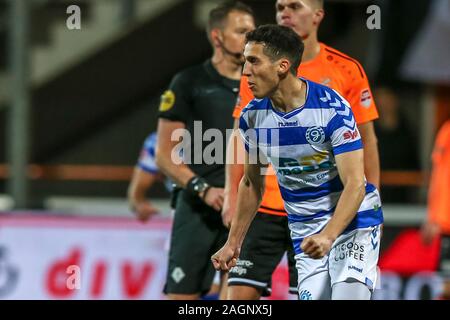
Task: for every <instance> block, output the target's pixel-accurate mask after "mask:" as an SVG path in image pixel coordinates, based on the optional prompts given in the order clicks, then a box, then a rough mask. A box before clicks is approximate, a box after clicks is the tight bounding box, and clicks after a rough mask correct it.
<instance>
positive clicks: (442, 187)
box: [422, 120, 450, 300]
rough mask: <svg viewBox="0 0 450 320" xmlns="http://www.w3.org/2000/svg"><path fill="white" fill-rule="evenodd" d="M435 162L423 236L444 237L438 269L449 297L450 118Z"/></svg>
mask: <svg viewBox="0 0 450 320" xmlns="http://www.w3.org/2000/svg"><path fill="white" fill-rule="evenodd" d="M432 161H433V169H432V173H431V181H430V188H429V190H428V216H427V220H426V221H425V222H424V224H423V226H422V237H423V240H424V242H425V243H426V244H429V243H430V242H431V241H432V240H433V238H434V237H436V236H439V235H440V236H441V252H440V262H439V270H440V272H441V275H442V276H443V277H444V279H445V280H444V290H443V293H442V298H443V299H447V300H450V194H449V190H450V120H447V122H446V123H445V124H444V125H443V126H442V128H441V129H440V131H439V133H438V135H437V138H436V142H435V145H434V150H433V155H432Z"/></svg>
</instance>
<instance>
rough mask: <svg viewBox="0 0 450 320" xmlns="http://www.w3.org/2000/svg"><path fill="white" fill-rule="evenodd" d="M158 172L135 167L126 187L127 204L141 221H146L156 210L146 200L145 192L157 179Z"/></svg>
mask: <svg viewBox="0 0 450 320" xmlns="http://www.w3.org/2000/svg"><path fill="white" fill-rule="evenodd" d="M158 180H159V179H158V173H156V174H154V173H150V172H146V171H144V170H142V169H141V168H139V167H136V168H135V169H134V172H133V177H132V179H131V182H130V185H129V187H128V204H129V206H130V209H131V211H133V212H135V213H136V214H137V217H138V219H139V220H141V221H147V220H148V219H149V218H150V217H151V216H152V215H154V214H156V213H158V210H157V209H156V208H155V207H153V206H152V204H151V202H150V201H148V200H147V197H146V193H147V191H148V189H150V188H151V186H152V185H153V184H154V183H155V182H156V181H158Z"/></svg>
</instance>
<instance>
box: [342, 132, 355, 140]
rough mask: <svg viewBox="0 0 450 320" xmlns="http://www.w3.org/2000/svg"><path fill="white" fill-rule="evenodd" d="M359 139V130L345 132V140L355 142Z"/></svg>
mask: <svg viewBox="0 0 450 320" xmlns="http://www.w3.org/2000/svg"><path fill="white" fill-rule="evenodd" d="M357 137H358V131H357V130H355V131H350V130H348V131H346V132H344V139H345V140H353V139H356V138H357Z"/></svg>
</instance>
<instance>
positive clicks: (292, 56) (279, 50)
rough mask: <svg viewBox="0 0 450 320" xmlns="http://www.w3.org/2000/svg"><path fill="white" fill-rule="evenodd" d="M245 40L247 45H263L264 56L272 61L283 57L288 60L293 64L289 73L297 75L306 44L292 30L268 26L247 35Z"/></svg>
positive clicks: (274, 25) (272, 25) (273, 25)
mask: <svg viewBox="0 0 450 320" xmlns="http://www.w3.org/2000/svg"><path fill="white" fill-rule="evenodd" d="M245 39H246V43H248V42H256V43H262V44H263V45H264V49H263V52H264V54H265V55H266V56H268V57H269V58H270V59H271V60H272V61H275V60H278V59H280V58H282V57H284V58H287V59H288V60H289V61H290V62H291V64H292V65H291V68H290V69H289V71H290V72H291V73H293V74H294V75H297V69H298V66H299V65H300V62H301V61H302V55H303V50H304V44H303V41H302V39H300V37H299V36H298V34H296V33H295V31H293V30H292V29H291V28H288V27H284V26H279V25H276V24H266V25H263V26H260V27H258V28H256V29H255V30H253V31H250V32H249V33H247V34H246V38H245Z"/></svg>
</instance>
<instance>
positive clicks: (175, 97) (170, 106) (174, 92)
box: [158, 73, 192, 123]
mask: <svg viewBox="0 0 450 320" xmlns="http://www.w3.org/2000/svg"><path fill="white" fill-rule="evenodd" d="M191 88H192V79H190V77H189V75H188V74H186V73H180V74H177V75H176V76H175V77H174V78H173V80H172V82H171V83H170V85H169V88H168V89H167V90H166V91H165V92H164V93H163V94H162V96H161V101H160V104H159V114H158V117H160V118H163V119H167V120H172V121H181V122H184V123H186V121H187V119H189V117H190V115H191V97H192V93H191V92H192V90H191Z"/></svg>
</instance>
